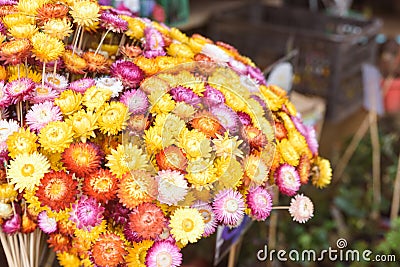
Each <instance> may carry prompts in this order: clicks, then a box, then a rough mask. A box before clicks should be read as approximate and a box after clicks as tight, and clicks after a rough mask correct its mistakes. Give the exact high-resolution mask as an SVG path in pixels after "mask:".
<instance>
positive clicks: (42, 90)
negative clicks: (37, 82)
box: [36, 86, 49, 95]
mask: <svg viewBox="0 0 400 267" xmlns="http://www.w3.org/2000/svg"><path fill="white" fill-rule="evenodd" d="M36 93H37V94H38V95H47V94H48V93H49V89H48V88H46V87H41V86H40V87H37V88H36Z"/></svg>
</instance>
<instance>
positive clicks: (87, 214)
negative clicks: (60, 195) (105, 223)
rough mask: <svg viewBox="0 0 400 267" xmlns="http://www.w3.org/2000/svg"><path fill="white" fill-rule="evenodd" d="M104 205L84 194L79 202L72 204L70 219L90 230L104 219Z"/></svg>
mask: <svg viewBox="0 0 400 267" xmlns="http://www.w3.org/2000/svg"><path fill="white" fill-rule="evenodd" d="M103 212H104V207H102V206H101V205H100V203H98V202H97V201H96V199H94V198H88V197H87V196H86V195H82V196H81V198H80V199H79V200H78V203H76V204H72V211H71V212H70V217H69V219H70V220H71V221H73V222H74V223H75V224H76V227H78V228H80V229H87V230H90V229H91V228H92V227H94V226H96V225H99V224H100V223H101V221H102V219H103Z"/></svg>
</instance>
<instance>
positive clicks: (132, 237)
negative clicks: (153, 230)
mask: <svg viewBox="0 0 400 267" xmlns="http://www.w3.org/2000/svg"><path fill="white" fill-rule="evenodd" d="M132 224H133V223H131V222H129V223H127V224H125V225H124V230H123V231H124V236H125V238H126V240H128V241H129V242H132V243H133V242H140V241H142V240H143V238H142V237H140V236H139V234H138V233H137V232H136V231H134V230H132Z"/></svg>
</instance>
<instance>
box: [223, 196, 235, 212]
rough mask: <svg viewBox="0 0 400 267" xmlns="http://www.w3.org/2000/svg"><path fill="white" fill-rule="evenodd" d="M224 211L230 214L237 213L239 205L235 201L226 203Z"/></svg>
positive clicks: (231, 200)
mask: <svg viewBox="0 0 400 267" xmlns="http://www.w3.org/2000/svg"><path fill="white" fill-rule="evenodd" d="M224 209H225V210H226V211H227V212H229V213H235V212H236V211H237V210H238V209H239V205H238V203H237V201H236V200H235V199H228V200H227V201H225V204H224Z"/></svg>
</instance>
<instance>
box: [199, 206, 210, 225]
mask: <svg viewBox="0 0 400 267" xmlns="http://www.w3.org/2000/svg"><path fill="white" fill-rule="evenodd" d="M199 212H200V213H201V215H202V216H203V219H204V223H205V224H207V223H209V222H210V221H211V213H210V211H209V210H206V209H201V210H199Z"/></svg>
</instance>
